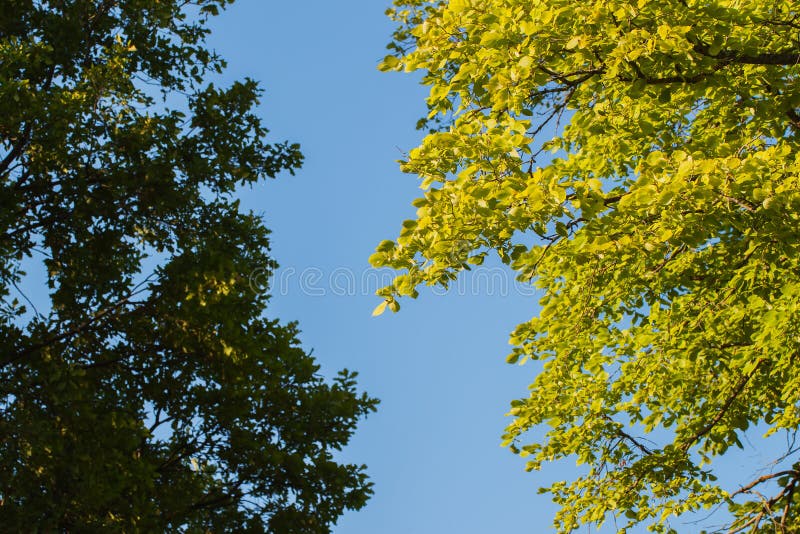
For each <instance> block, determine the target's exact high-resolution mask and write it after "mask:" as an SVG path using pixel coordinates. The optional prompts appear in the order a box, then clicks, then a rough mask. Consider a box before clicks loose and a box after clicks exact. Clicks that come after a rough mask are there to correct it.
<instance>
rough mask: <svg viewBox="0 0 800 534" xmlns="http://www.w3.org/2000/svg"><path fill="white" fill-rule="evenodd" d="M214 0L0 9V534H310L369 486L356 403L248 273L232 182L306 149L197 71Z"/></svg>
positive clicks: (253, 252) (250, 179) (252, 249)
mask: <svg viewBox="0 0 800 534" xmlns="http://www.w3.org/2000/svg"><path fill="white" fill-rule="evenodd" d="M230 3H231V0H191V1H177V0H116V1H109V0H49V1H38V0H5V1H4V2H3V4H2V8H1V9H0V524H2V525H3V530H4V531H13V532H27V531H36V532H55V531H58V532H71V531H75V532H165V531H181V532H184V531H185V532H266V531H269V532H276V533H284V532H286V533H290V532H298V533H300V532H302V533H323V532H329V530H330V525H331V524H332V523H334V522H335V521H336V519H337V518H338V517H339V516H340V515H341V513H342V512H343V510H344V509H358V508H360V507H362V506H363V505H364V503H365V502H366V500H367V498H368V497H369V495H370V494H371V484H370V483H369V482H368V480H367V479H366V476H365V474H364V471H363V466H357V465H350V464H344V463H340V462H339V461H337V459H336V458H335V457H334V455H335V454H336V452H335V451H336V450H338V449H340V448H341V447H342V446H344V445H345V444H346V443H347V442H348V440H349V438H350V436H351V434H352V432H353V430H354V427H355V424H356V422H357V421H358V419H359V418H360V417H361V416H363V415H365V414H367V413H368V412H370V411H372V410H373V409H374V407H375V403H376V401H375V400H374V399H371V398H370V397H368V396H366V395H365V394H360V393H358V392H357V391H356V385H355V381H354V376H355V374H354V373H351V372H348V371H342V372H341V373H340V374H339V375H338V377H337V378H336V379H334V380H333V381H326V380H323V378H322V377H321V376H320V374H319V372H318V370H319V366H318V365H317V364H316V363H315V361H314V359H313V358H311V356H310V355H309V354H306V352H304V350H303V349H302V348H301V347H300V346H299V342H298V340H297V337H296V336H297V328H296V326H295V325H294V324H281V323H279V322H278V321H277V320H275V319H273V318H268V317H266V316H265V313H264V311H265V307H266V304H267V299H268V295H267V294H265V293H264V292H261V291H259V290H258V289H260V288H254V287H251V284H250V282H249V276H250V274H251V273H253V272H258V270H264V269H267V270H269V269H273V268H274V266H275V264H274V262H273V260H272V259H271V258H270V256H269V251H268V246H269V240H268V230H267V229H266V228H265V226H264V224H263V222H262V220H261V219H260V218H259V217H257V216H255V215H253V214H252V213H247V212H244V211H242V210H240V209H239V203H238V201H237V200H236V197H235V193H236V190H237V188H238V187H240V186H242V185H251V184H255V183H256V182H259V181H262V180H263V179H264V178H267V177H274V176H276V175H277V174H278V173H279V172H281V171H283V170H286V171H289V172H292V171H294V170H295V169H297V168H298V167H299V166H300V164H301V161H302V156H301V154H300V152H299V149H298V146H297V145H295V144H290V143H276V144H271V143H267V142H266V141H265V135H266V134H267V130H266V129H265V128H264V126H263V125H262V122H261V119H260V118H259V116H258V114H257V111H256V106H257V104H258V98H259V94H260V89H259V88H258V85H257V84H256V83H255V82H253V81H252V80H242V81H238V82H235V83H233V84H231V85H229V86H226V87H217V86H215V85H214V84H212V83H210V80H211V79H212V77H213V76H214V75H215V74H217V73H219V72H221V71H222V69H223V67H224V62H223V60H222V59H221V58H219V57H218V56H217V55H216V54H215V53H214V52H213V51H212V50H209V49H208V48H207V47H206V46H205V44H204V38H205V36H206V35H207V33H208V28H207V24H206V23H207V21H208V19H209V17H211V16H213V15H215V14H217V13H218V11H219V10H220V9H223V8H224V7H225V6H226V5H228V4H230ZM40 264H42V265H43V271H44V274H43V275H42V277H41V278H39V277H38V273H39V268H38V267H37V266H38V265H40ZM24 269H31V274H30V275H25V273H24V272H23V270H24ZM45 284H46V288H45ZM37 286H41V287H43V288H45V289H42V290H41V291H42V292H49V304H48V305H47V306H46V307H41V306H40V307H41V309H37V308H36V307H35V303H34V302H33V300H36V299H35V298H34V299H29V298H28V294H27V292H28V291H29V289H30V288H32V287H37Z"/></svg>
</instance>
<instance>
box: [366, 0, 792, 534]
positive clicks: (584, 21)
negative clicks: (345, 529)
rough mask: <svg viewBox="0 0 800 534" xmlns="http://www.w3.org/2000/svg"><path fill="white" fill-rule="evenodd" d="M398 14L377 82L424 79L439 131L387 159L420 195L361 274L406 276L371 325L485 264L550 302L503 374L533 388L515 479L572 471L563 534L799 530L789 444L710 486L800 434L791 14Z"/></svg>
mask: <svg viewBox="0 0 800 534" xmlns="http://www.w3.org/2000/svg"><path fill="white" fill-rule="evenodd" d="M390 15H391V16H392V17H393V18H394V19H395V20H396V21H397V22H398V24H399V26H398V29H397V32H396V34H395V40H394V42H393V43H392V45H390V47H391V48H392V50H393V52H392V54H391V55H390V56H388V57H387V58H386V59H385V60H384V62H383V64H382V68H383V69H384V70H405V71H415V70H420V71H422V72H423V73H424V78H423V83H425V84H427V85H429V86H430V96H429V98H428V100H427V102H428V106H429V109H430V115H429V117H428V120H427V121H423V123H427V124H429V125H432V131H431V133H430V134H429V135H428V136H427V137H426V138H425V139H424V140H423V142H422V144H421V146H419V147H418V148H415V149H414V150H412V151H411V152H410V153H409V155H408V157H407V159H406V160H405V161H403V162H402V168H403V169H404V170H405V171H407V172H409V173H414V174H417V175H419V176H420V178H421V179H422V188H423V190H424V196H423V197H421V198H420V199H418V200H417V201H415V203H414V205H415V206H416V207H417V208H418V211H417V218H416V220H410V221H406V222H404V223H403V229H402V231H401V232H400V237H399V238H398V239H397V241H396V242H393V241H385V242H383V243H381V244H380V246H379V247H378V250H377V252H376V253H375V254H374V255H373V256H372V258H371V261H372V263H373V264H374V265H376V266H390V267H393V268H395V269H397V270H400V271H403V272H402V273H400V274H399V275H398V276H397V278H396V279H395V280H394V283H393V284H392V285H391V286H389V287H387V288H384V289H383V290H381V291H380V292H379V294H381V295H382V296H384V297H385V302H384V304H382V307H386V306H388V307H389V308H391V309H393V310H396V309H397V308H398V303H397V300H396V298H397V297H401V296H407V295H410V296H416V288H417V287H418V286H419V285H420V284H442V285H445V286H446V285H447V284H448V282H449V281H451V280H453V278H454V277H455V276H457V274H458V273H459V272H460V271H463V270H465V269H468V268H470V266H471V265H476V264H477V265H480V264H481V263H482V262H483V261H484V258H485V257H486V255H487V254H488V253H489V252H492V251H495V252H497V253H498V254H499V255H500V257H501V258H502V260H503V261H504V262H506V263H508V264H509V265H510V266H511V267H512V268H513V269H514V270H515V271H516V272H517V273H518V276H519V278H520V280H523V281H528V280H530V281H531V282H532V283H535V284H536V285H537V286H538V287H540V288H542V290H543V295H544V296H543V298H542V300H541V303H540V304H541V311H540V312H539V313H538V315H537V316H536V317H534V318H533V319H532V320H531V321H529V322H526V323H524V324H521V325H519V326H518V327H517V328H516V330H515V331H514V333H513V334H512V336H511V343H512V344H513V345H514V349H513V352H512V354H511V355H510V357H509V360H510V361H511V362H524V361H525V360H528V359H535V360H538V361H539V365H540V366H541V369H542V371H541V372H540V373H539V374H538V376H537V377H536V379H535V381H534V382H533V384H532V385H531V387H530V395H529V397H527V398H524V399H520V400H516V401H514V402H513V403H512V409H511V415H512V416H513V417H514V419H513V422H512V423H511V424H510V425H509V426H508V429H507V434H506V436H505V440H506V443H507V444H508V445H509V446H510V447H511V448H512V450H513V451H514V452H517V453H519V454H520V455H522V456H526V457H528V458H529V459H530V462H529V464H528V465H529V468H530V469H538V468H539V467H540V466H541V465H542V464H543V463H544V462H550V461H555V460H559V459H567V458H570V459H573V460H577V461H578V463H579V464H583V465H584V467H585V470H584V471H583V472H582V473H583V474H582V475H581V476H578V477H577V478H576V479H575V480H572V481H566V482H558V483H556V484H553V485H552V486H550V487H549V488H548V491H549V492H551V494H552V496H553V498H554V500H555V501H556V502H557V503H558V504H559V505H560V511H559V512H558V514H557V516H556V518H555V525H556V527H557V529H558V531H559V532H569V531H571V530H573V529H575V528H577V527H578V526H579V525H582V524H596V523H601V522H603V521H608V520H611V519H612V518H613V519H614V523H615V524H616V525H618V528H619V529H620V531H624V530H625V529H626V528H629V527H631V526H633V525H637V524H643V525H648V526H650V528H652V529H653V530H655V531H658V532H663V531H667V530H669V529H670V528H672V527H671V526H670V525H674V524H675V523H674V519H675V518H676V516H679V515H681V514H684V513H686V512H689V511H693V510H697V509H700V508H703V507H711V506H713V505H715V504H718V503H719V504H722V505H726V506H727V507H728V508H729V510H730V512H731V515H729V516H728V519H727V521H728V522H729V525H728V527H729V528H730V529H731V531H732V532H738V531H753V532H798V531H800V506H798V504H800V492H798V491H797V490H796V488H797V485H798V481H800V464H798V463H795V462H796V461H797V460H798V455H797V451H796V450H794V449H792V447H791V445H790V446H788V447H787V450H786V451H785V452H786V456H785V457H784V458H782V461H781V462H779V463H777V464H775V465H772V466H765V467H766V470H765V471H763V472H762V473H761V475H762V476H759V477H758V478H755V477H754V478H753V479H745V478H743V479H742V480H741V481H740V486H736V485H734V486H733V487H722V486H720V485H718V484H717V483H716V482H715V480H716V479H715V476H714V469H713V467H714V463H713V461H714V459H715V457H718V456H719V455H722V454H724V453H726V451H729V449H730V448H731V447H736V446H740V445H741V441H742V440H743V435H744V433H745V431H746V430H747V429H748V428H749V429H751V430H753V429H755V434H753V433H752V432H751V433H749V434H748V436H750V437H751V439H756V438H759V439H760V438H761V436H762V435H763V434H764V433H765V432H766V433H767V434H772V435H773V436H775V435H781V434H787V435H788V436H789V437H790V438H793V436H794V435H795V432H796V431H797V427H798V423H800V370H798V369H800V367H798V356H799V354H798V350H799V349H800V179H799V178H798V176H799V173H800V144H799V143H798V142H799V141H800V136H799V134H800V114H799V113H798V108H800V90H798V87H800V86H799V85H798V76H799V75H800V38H799V37H798V31H800V4H798V3H797V2H794V1H791V0H775V1H769V2H766V1H764V0H736V1H733V0H709V1H706V0H658V1H656V0H585V1H582V2H575V1H574V0H524V1H523V0H449V1H447V0H434V1H423V0H396V2H395V9H393V10H391V11H390ZM551 154H552V155H551ZM381 309H382V308H381ZM378 311H380V310H378ZM540 425H541V430H538V429H539V428H540ZM532 429H534V430H536V432H537V434H536V435H537V436H538V437H537V438H536V439H534V438H532V437H531V434H530V433H529V432H528V431H529V430H532ZM789 443H793V441H792V440H789ZM776 459H780V458H776ZM754 470H755V469H754ZM742 476H743V477H745V476H747V473H742ZM723 519H724V518H723ZM671 521H672V523H670V522H671ZM719 522H720V521H719V520H718V521H717V524H719ZM694 528H697V527H696V526H695V527H693V529H694Z"/></svg>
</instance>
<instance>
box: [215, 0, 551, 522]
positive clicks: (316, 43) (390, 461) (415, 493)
mask: <svg viewBox="0 0 800 534" xmlns="http://www.w3.org/2000/svg"><path fill="white" fill-rule="evenodd" d="M386 7H388V3H382V2H380V1H375V0H369V1H367V0H362V1H348V2H321V1H320V2H263V0H240V1H238V2H237V3H236V4H234V5H233V6H232V7H231V8H229V10H228V11H227V12H226V13H225V14H224V15H222V16H221V17H220V18H219V19H218V20H216V21H214V23H213V28H214V34H213V37H212V39H211V42H212V44H213V46H214V47H215V48H216V49H217V50H218V51H219V52H220V53H221V54H222V55H223V57H225V58H226V59H227V60H228V62H229V69H228V71H227V75H226V77H227V78H229V79H233V78H241V77H243V76H250V77H252V78H255V79H257V80H259V81H260V82H261V83H262V86H263V87H264V89H265V95H264V98H263V101H262V104H263V105H262V110H263V116H264V118H265V121H266V124H267V126H268V127H269V128H270V129H271V131H272V132H271V134H272V135H273V139H275V140H279V139H290V140H293V141H298V142H300V143H301V146H302V150H303V152H304V154H305V156H306V162H305V165H304V167H303V169H302V170H301V171H300V172H299V173H298V174H297V175H296V176H294V177H291V176H288V175H287V176H284V177H281V178H279V179H278V180H276V181H274V182H269V183H267V184H265V185H263V186H261V187H258V188H256V189H254V190H252V191H249V190H247V191H245V192H244V194H243V206H244V207H248V208H251V209H253V210H255V211H257V212H261V213H263V214H264V215H265V218H266V221H267V225H268V226H269V227H270V228H271V229H272V230H273V253H274V256H275V258H276V259H277V260H278V262H279V263H280V264H281V268H280V269H279V270H278V272H277V273H276V275H275V277H274V278H273V281H272V292H273V297H272V301H271V310H270V312H269V313H270V315H274V316H276V317H280V318H281V319H282V320H298V321H299V322H300V328H301V330H302V341H303V344H304V346H305V347H306V348H308V349H313V350H314V355H315V356H316V357H317V358H318V359H319V361H320V363H321V364H322V366H323V371H324V372H326V374H332V373H333V372H334V371H335V370H336V369H339V368H342V367H347V368H350V369H353V370H357V371H358V372H359V373H360V380H359V382H360V385H361V386H362V387H363V388H364V389H366V390H367V391H368V392H369V393H370V394H372V395H374V396H377V397H379V398H380V399H381V405H380V407H379V411H378V412H377V413H376V414H374V415H372V416H370V417H369V418H368V419H367V420H366V421H364V422H363V423H362V424H361V425H360V427H359V429H358V432H357V433H356V435H355V437H354V439H353V441H352V444H351V446H350V447H348V449H347V450H346V451H345V453H344V455H343V456H344V458H346V459H347V460H348V461H353V462H359V463H360V462H363V463H366V464H367V465H368V467H369V474H370V475H371V477H372V480H373V481H374V482H375V496H374V497H373V498H372V500H371V501H370V502H369V504H368V505H367V507H366V508H365V509H363V510H361V511H359V512H355V513H348V514H347V515H345V516H344V517H343V518H342V519H341V520H340V522H339V524H338V525H337V527H336V528H335V529H334V532H336V533H338V534H367V533H369V534H373V533H383V534H391V533H398V534H399V533H403V534H412V533H420V534H427V533H434V532H436V533H440V532H446V533H450V532H453V533H455V532H458V533H462V534H470V533H476V534H477V533H488V532H503V531H505V532H539V531H541V530H542V527H545V526H546V525H549V524H550V521H551V516H552V514H553V512H554V510H555V509H554V507H553V506H552V505H551V504H550V502H549V499H548V498H547V497H545V496H541V495H537V494H536V488H537V487H538V483H539V482H540V481H541V480H538V479H537V477H536V476H534V475H531V474H527V473H525V471H524V461H523V460H521V459H519V458H517V457H515V456H514V455H512V454H511V453H510V452H509V451H507V450H506V449H503V448H501V447H500V434H501V433H502V431H503V428H504V425H505V423H506V418H505V417H504V414H505V413H506V411H507V408H508V403H509V402H510V401H511V399H513V398H515V397H521V396H525V392H526V387H527V385H528V384H529V383H530V382H531V380H532V376H533V372H534V368H533V367H530V366H529V367H518V366H511V365H508V364H506V363H505V361H504V360H505V356H506V354H507V353H508V351H509V346H508V343H507V338H508V333H509V332H510V331H511V329H512V328H513V327H514V325H516V324H517V323H519V322H521V321H523V320H526V319H528V318H530V316H531V315H532V314H533V313H534V312H535V311H536V301H537V299H536V298H535V297H532V296H531V291H530V290H528V291H527V294H526V295H522V294H519V293H520V291H518V290H517V289H518V288H516V287H515V286H514V285H513V284H514V280H513V276H511V274H509V273H508V272H504V274H501V273H503V271H501V270H500V269H499V268H498V270H496V271H493V272H492V280H491V281H490V280H489V279H488V278H489V277H485V278H482V279H479V280H469V279H464V280H462V281H461V283H460V284H457V286H456V287H454V288H453V289H452V290H451V291H450V292H449V293H448V294H447V295H446V296H443V295H442V292H441V291H438V292H436V293H438V294H435V293H433V292H431V291H423V292H422V295H421V296H420V298H419V299H418V300H417V301H413V302H412V301H405V302H403V303H402V304H403V309H402V310H401V311H400V312H399V313H397V314H391V313H389V312H387V313H386V314H384V315H383V316H381V317H378V318H373V317H371V312H372V309H373V308H374V307H375V306H376V305H377V304H378V303H379V302H380V301H379V299H378V298H377V297H375V296H374V294H373V293H374V290H375V289H377V287H378V280H377V277H378V275H379V274H380V275H381V276H382V277H383V279H384V280H386V279H387V278H386V277H387V276H388V273H386V272H384V273H375V272H372V273H370V270H369V265H368V262H367V258H368V257H369V255H370V254H371V253H372V252H373V250H374V248H375V246H376V245H377V244H378V242H380V241H381V240H382V239H392V238H394V237H396V235H397V232H398V230H399V228H400V223H401V222H402V220H403V219H408V218H412V217H413V216H414V212H415V209H414V208H413V207H412V206H411V201H412V200H413V199H414V198H416V197H417V196H418V194H419V189H418V187H417V185H418V183H417V180H416V178H415V177H413V176H410V175H404V174H402V173H400V172H399V170H398V166H397V163H396V160H398V159H399V158H400V157H401V156H402V152H403V151H407V150H409V149H411V148H413V147H414V146H416V145H417V144H418V142H419V140H420V139H421V135H422V133H421V132H418V131H416V130H415V129H414V125H415V123H416V120H417V119H418V118H419V117H420V116H422V115H424V113H425V107H424V98H425V94H426V91H425V90H424V88H422V87H421V86H420V85H419V84H418V82H417V80H416V79H415V78H414V77H413V76H410V75H401V74H386V73H380V72H378V71H377V69H376V67H377V64H378V61H379V60H380V59H381V58H382V57H383V55H384V54H385V49H384V47H385V45H386V43H388V41H389V37H390V34H391V30H392V24H391V22H390V21H389V20H388V19H387V18H386V17H385V16H384V10H385V9H386ZM473 285H474V286H475V287H473ZM504 286H505V287H504Z"/></svg>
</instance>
